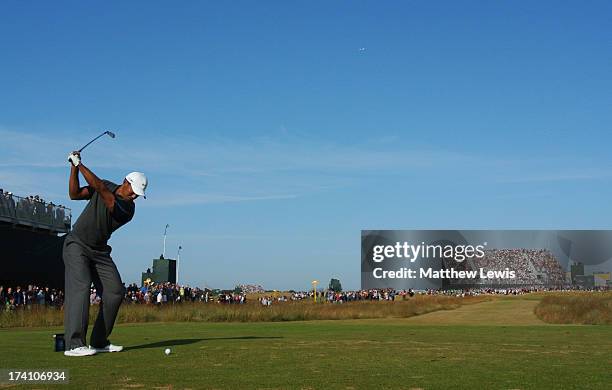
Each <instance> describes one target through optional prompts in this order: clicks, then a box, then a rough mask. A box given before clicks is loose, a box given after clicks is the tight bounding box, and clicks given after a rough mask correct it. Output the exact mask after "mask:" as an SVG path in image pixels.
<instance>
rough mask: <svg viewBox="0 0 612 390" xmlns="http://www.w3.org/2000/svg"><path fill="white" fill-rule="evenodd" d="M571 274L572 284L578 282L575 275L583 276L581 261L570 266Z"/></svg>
mask: <svg viewBox="0 0 612 390" xmlns="http://www.w3.org/2000/svg"><path fill="white" fill-rule="evenodd" d="M570 270H571V274H572V284H578V283H577V282H576V277H577V276H584V264H582V263H574V264H572V265H571V267H570Z"/></svg>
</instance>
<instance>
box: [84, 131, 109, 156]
mask: <svg viewBox="0 0 612 390" xmlns="http://www.w3.org/2000/svg"><path fill="white" fill-rule="evenodd" d="M104 134H106V131H105V132H104V133H102V134H100V135H99V136H97V137H96V138H94V139H92V140H91V141H89V142H88V143H86V144H85V146H83V147H82V148H81V149H79V153H81V152H82V151H83V149H85V148H86V147H88V146H89V145H90V144H91V143H92V142H94V141H95V140H97V139H98V138H100V137H102V136H103V135H104Z"/></svg>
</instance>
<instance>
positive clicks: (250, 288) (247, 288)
mask: <svg viewBox="0 0 612 390" xmlns="http://www.w3.org/2000/svg"><path fill="white" fill-rule="evenodd" d="M236 288H237V289H238V290H240V291H242V292H243V293H245V294H254V293H263V292H265V291H266V290H264V288H263V287H262V286H260V285H259V284H239V285H237V286H236Z"/></svg>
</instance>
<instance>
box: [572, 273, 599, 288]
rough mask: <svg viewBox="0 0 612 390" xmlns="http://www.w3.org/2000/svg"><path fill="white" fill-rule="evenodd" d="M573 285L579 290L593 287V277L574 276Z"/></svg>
mask: <svg viewBox="0 0 612 390" xmlns="http://www.w3.org/2000/svg"><path fill="white" fill-rule="evenodd" d="M574 283H575V284H576V285H577V286H579V287H581V288H593V287H595V277H594V276H593V275H576V278H575V279H574Z"/></svg>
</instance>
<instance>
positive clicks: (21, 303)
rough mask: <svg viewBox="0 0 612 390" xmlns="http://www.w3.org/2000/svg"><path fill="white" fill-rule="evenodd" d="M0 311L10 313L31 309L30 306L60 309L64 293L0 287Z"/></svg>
mask: <svg viewBox="0 0 612 390" xmlns="http://www.w3.org/2000/svg"><path fill="white" fill-rule="evenodd" d="M0 304H1V305H2V306H1V308H0V310H6V311H11V310H15V309H19V308H31V307H32V305H44V306H48V307H56V308H57V307H61V306H62V305H63V304H64V292H63V291H62V290H57V289H51V288H49V287H39V286H34V285H29V286H28V287H27V288H25V287H24V288H21V286H17V287H15V288H12V287H7V288H5V287H4V286H0Z"/></svg>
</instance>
